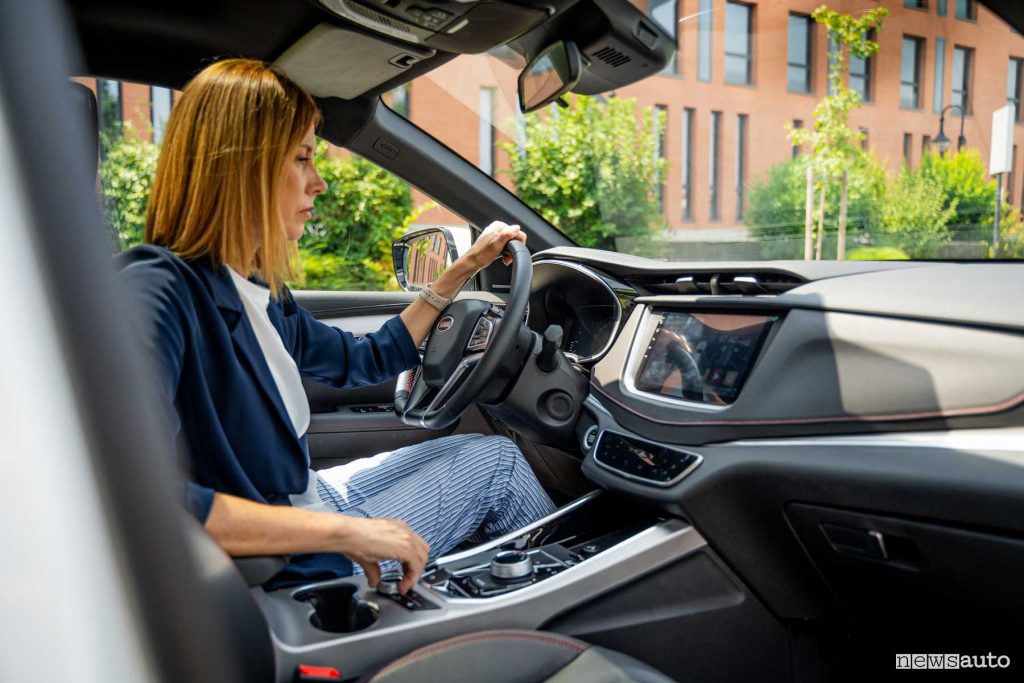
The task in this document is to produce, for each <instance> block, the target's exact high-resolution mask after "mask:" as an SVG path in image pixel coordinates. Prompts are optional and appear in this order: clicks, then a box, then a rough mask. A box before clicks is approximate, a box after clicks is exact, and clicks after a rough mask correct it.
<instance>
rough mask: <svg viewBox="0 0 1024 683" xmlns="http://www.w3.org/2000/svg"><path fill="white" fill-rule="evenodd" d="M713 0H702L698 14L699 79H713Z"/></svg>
mask: <svg viewBox="0 0 1024 683" xmlns="http://www.w3.org/2000/svg"><path fill="white" fill-rule="evenodd" d="M713 9H714V8H713V7H712V4H711V0H700V4H699V5H698V16H697V80H700V81H710V80H711V20H712V11H713Z"/></svg>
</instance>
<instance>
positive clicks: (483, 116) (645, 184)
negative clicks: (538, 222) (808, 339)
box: [389, 0, 1024, 260]
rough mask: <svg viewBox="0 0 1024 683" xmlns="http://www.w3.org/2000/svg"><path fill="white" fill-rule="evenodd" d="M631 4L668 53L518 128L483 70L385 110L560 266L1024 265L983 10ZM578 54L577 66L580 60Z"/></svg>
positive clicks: (1018, 188) (451, 67)
mask: <svg viewBox="0 0 1024 683" xmlns="http://www.w3.org/2000/svg"><path fill="white" fill-rule="evenodd" d="M634 4H635V5H636V6H637V7H638V8H639V9H640V10H641V11H643V12H644V13H645V14H646V15H647V16H648V17H649V19H650V20H651V21H652V22H654V23H656V24H658V25H660V26H661V27H662V28H663V29H664V30H665V31H666V32H667V33H668V34H669V35H671V36H673V37H674V40H675V41H676V44H677V46H678V52H677V54H676V55H675V56H674V58H673V59H672V60H671V62H670V63H669V64H668V65H666V67H665V68H664V70H663V71H662V72H661V73H660V74H657V75H654V76H650V77H648V78H646V79H645V80H643V81H641V82H638V83H634V84H632V85H629V86H627V87H622V88H619V89H617V90H615V91H613V92H609V93H606V94H604V95H600V96H596V97H582V96H576V95H570V96H567V97H566V98H565V101H564V102H563V103H562V104H561V105H559V104H550V105H548V106H547V107H545V108H543V109H541V110H538V111H536V112H533V113H530V114H525V115H524V114H521V113H519V109H518V102H517V93H516V87H517V78H518V75H519V73H520V71H521V70H522V68H523V67H525V66H526V65H525V64H524V63H523V61H522V60H521V59H520V58H518V56H517V55H515V54H514V53H512V52H511V51H510V50H507V49H504V50H502V49H499V50H497V51H494V52H492V53H491V54H487V55H476V56H469V55H467V56H462V57H459V58H457V59H455V60H452V61H451V62H449V63H448V64H447V65H445V66H443V67H441V68H439V69H437V70H435V71H432V72H430V73H428V74H426V75H424V76H421V77H420V78H418V79H416V80H414V81H412V82H411V83H410V84H408V85H407V86H405V87H404V88H403V89H402V90H401V91H399V92H397V93H394V94H393V95H392V96H391V97H390V98H389V102H391V103H392V105H393V106H394V107H395V108H396V109H397V110H399V111H400V112H401V113H403V114H405V115H407V116H408V117H409V118H410V119H411V120H413V121H414V122H415V123H416V124H417V125H419V126H421V127H422V128H424V129H425V130H427V131H428V132H430V133H431V134H432V135H434V136H435V137H437V138H438V139H439V140H441V141H442V142H444V143H445V144H447V145H448V146H449V147H451V148H452V149H454V150H455V151H456V152H458V153H459V154H462V155H463V156H464V157H466V158H467V159H469V160H470V161H472V162H473V163H475V164H476V165H477V166H478V167H479V168H480V169H482V170H483V171H484V172H486V173H488V174H490V175H492V176H493V177H494V178H495V179H496V180H497V181H498V182H500V183H501V184H502V185H504V186H505V187H507V188H509V189H510V190H511V191H512V192H514V193H515V194H516V195H517V196H518V197H519V198H520V199H522V200H523V201H524V202H525V203H526V204H528V205H529V206H530V207H531V208H533V209H534V210H535V211H537V212H538V213H540V214H541V215H542V216H544V218H546V219H547V220H548V221H550V222H551V223H552V224H553V225H554V226H556V227H557V228H558V229H559V230H561V231H562V232H564V233H565V234H566V235H567V236H568V237H570V238H571V239H572V240H573V241H575V242H576V243H577V244H579V245H581V246H587V247H598V248H602V249H610V250H615V251H619V252H623V253H630V254H637V255H643V256H649V257H653V258H658V259H671V260H677V259H699V260H716V259H728V260H759V259H803V258H808V259H836V258H845V259H860V260H876V259H907V258H910V259H957V260H959V259H987V258H1003V259H1006V258H1011V259H1016V258H1022V257H1024V221H1022V219H1021V215H1020V207H1021V206H1022V202H1024V188H1022V180H1024V178H1022V176H1024V174H1021V173H1018V172H1017V166H1018V164H1019V163H1020V162H1019V161H1018V157H1019V155H1020V151H1019V149H1018V143H1019V141H1024V138H1022V134H1021V130H1022V127H1021V122H1022V113H1021V112H1020V111H1019V110H1020V107H1019V105H1020V97H1021V87H1022V75H1024V36H1022V35H1021V34H1020V33H1019V32H1017V31H1015V30H1014V29H1012V28H1011V27H1010V26H1009V25H1008V24H1007V23H1006V22H1004V21H1003V20H1002V19H1000V18H998V17H997V16H996V15H994V14H993V13H992V12H990V11H989V10H988V9H986V8H985V7H982V6H981V5H979V4H978V3H976V2H973V1H971V0H948V1H946V0H899V1H898V2H897V1H894V0H883V2H875V1H867V0H864V1H862V2H842V3H837V2H833V3H831V5H829V6H823V7H822V8H819V9H817V10H816V9H815V7H816V3H813V2H804V1H800V0H770V1H762V2H757V3H741V2H727V1H726V0H694V1H692V2H687V3H682V2H678V1H671V0H649V2H644V1H636V2H634ZM829 7H834V8H835V10H836V11H833V10H832V9H829ZM590 47H595V48H596V47H598V46H580V48H581V50H582V51H583V52H584V59H585V60H593V59H597V58H600V57H599V56H595V55H594V54H592V53H591V51H590V49H589V48H590ZM1007 107H1008V108H1007ZM997 196H1000V197H1001V201H999V202H997V199H996V197H997ZM423 219H424V220H425V221H427V222H445V221H446V220H447V221H452V220H453V219H452V217H451V216H448V215H446V214H444V212H443V210H442V209H440V208H438V209H433V210H432V212H431V213H428V214H426V215H424V216H423Z"/></svg>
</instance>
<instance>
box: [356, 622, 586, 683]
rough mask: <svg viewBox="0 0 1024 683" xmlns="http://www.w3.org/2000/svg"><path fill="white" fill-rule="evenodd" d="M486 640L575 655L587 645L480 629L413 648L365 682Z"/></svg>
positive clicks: (528, 633) (554, 637)
mask: <svg viewBox="0 0 1024 683" xmlns="http://www.w3.org/2000/svg"><path fill="white" fill-rule="evenodd" d="M488 640H531V641H534V642H539V643H543V644H545V645H551V646H553V647H560V648H562V649H565V650H569V651H571V652H575V653H576V654H577V655H579V654H582V653H583V652H584V651H586V650H587V648H588V647H589V646H588V645H586V644H585V643H581V642H580V641H578V640H576V639H574V638H568V637H565V636H559V635H556V634H553V633H543V632H540V631H521V630H496V631H481V632H479V633H469V634H467V635H464V636H456V637H455V638H449V639H447V640H442V641H441V642H439V643H434V644H433V645H427V646H426V647H421V648H420V649H418V650H413V651H412V652H410V653H409V654H407V655H405V656H404V657H401V658H399V659H396V660H395V661H393V662H391V664H388V665H387V666H385V667H384V668H383V669H381V670H380V671H378V672H377V673H375V674H374V675H373V676H372V677H371V678H370V679H369V680H368V682H367V683H373V682H374V681H378V682H379V681H383V679H385V678H386V677H387V676H390V675H392V674H395V673H398V672H399V671H401V670H402V669H404V668H405V667H407V666H410V665H412V664H414V663H416V662H418V661H420V660H422V659H425V658H427V657H432V656H434V655H437V654H440V653H442V652H445V651H447V650H451V649H453V648H457V647H461V646H463V645H467V644H469V643H476V642H481V641H488Z"/></svg>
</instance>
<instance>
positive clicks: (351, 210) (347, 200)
mask: <svg viewBox="0 0 1024 683" xmlns="http://www.w3.org/2000/svg"><path fill="white" fill-rule="evenodd" d="M325 152H326V145H323V144H322V145H321V147H320V149H319V150H318V153H317V160H316V166H317V170H318V171H319V172H320V175H321V176H323V179H324V181H325V182H326V183H327V191H326V192H324V193H323V194H322V195H320V196H318V197H317V198H316V200H315V202H314V203H315V205H316V214H315V215H314V217H313V220H312V221H311V222H310V223H308V224H307V226H306V233H305V234H304V235H303V236H302V238H301V239H300V240H299V250H300V252H301V255H302V262H303V275H304V277H303V278H302V279H300V281H299V282H297V283H293V284H296V285H297V286H300V287H304V288H307V289H324V290H379V289H385V288H390V289H394V288H397V284H396V283H395V282H394V274H393V272H392V271H393V267H392V264H391V243H392V242H393V241H394V240H395V239H397V238H398V237H399V236H401V234H402V233H403V232H404V229H405V227H406V226H407V225H408V224H410V223H411V219H412V217H413V216H415V215H419V212H417V213H416V214H413V213H412V193H411V191H410V190H409V186H408V185H407V184H406V183H404V182H403V181H401V180H400V179H398V178H397V177H395V176H394V175H392V174H390V173H388V172H387V171H385V170H384V169H382V168H380V167H379V166H377V165H376V164H373V163H371V162H369V161H367V160H366V159H363V158H362V157H360V156H357V155H354V154H352V155H347V156H345V157H328V156H327V155H326V154H325Z"/></svg>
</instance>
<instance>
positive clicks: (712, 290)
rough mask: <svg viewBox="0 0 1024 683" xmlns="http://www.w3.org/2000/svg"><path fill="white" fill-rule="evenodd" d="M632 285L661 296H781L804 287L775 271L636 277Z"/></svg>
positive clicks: (791, 276) (791, 278)
mask: <svg viewBox="0 0 1024 683" xmlns="http://www.w3.org/2000/svg"><path fill="white" fill-rule="evenodd" d="M631 282H633V283H634V284H636V285H638V286H640V287H641V288H643V289H647V290H649V291H651V292H655V293H658V294H712V295H714V294H733V295H735V294H740V295H754V294H781V293H782V292H786V291H789V290H790V289H793V288H794V287H798V286H800V285H801V284H803V282H804V281H803V280H802V279H801V278H799V277H797V276H795V275H791V274H789V273H779V272H772V271H750V272H714V271H705V272H694V273H680V274H678V275H675V276H673V275H668V274H666V275H658V276H647V277H644V278H642V279H641V278H637V279H636V280H633V279H632V278H631Z"/></svg>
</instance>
